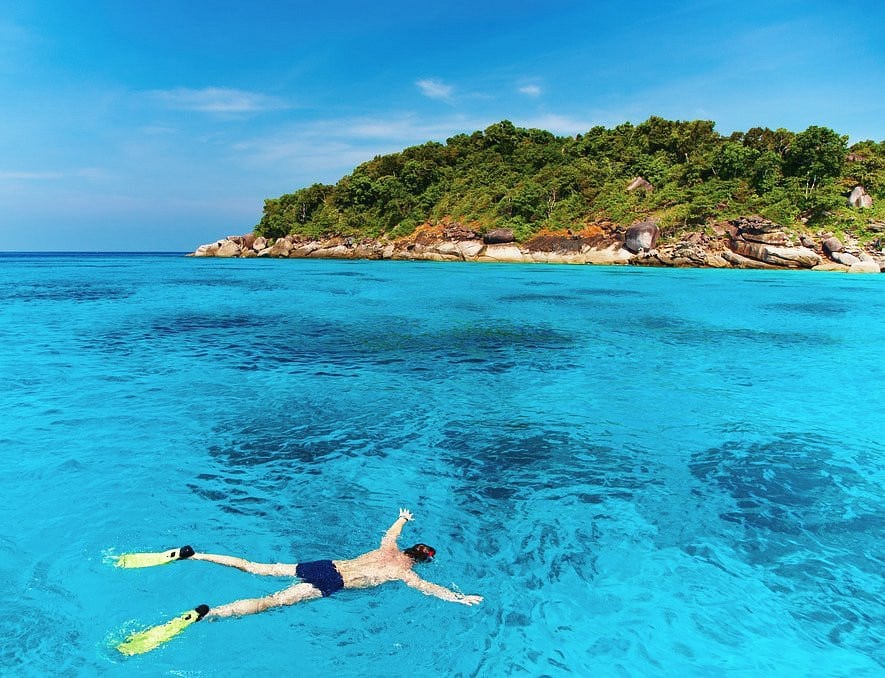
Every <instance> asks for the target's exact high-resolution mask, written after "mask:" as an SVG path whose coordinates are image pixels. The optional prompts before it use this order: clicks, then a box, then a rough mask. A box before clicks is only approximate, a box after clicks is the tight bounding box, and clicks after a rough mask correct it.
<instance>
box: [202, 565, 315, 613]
mask: <svg viewBox="0 0 885 678" xmlns="http://www.w3.org/2000/svg"><path fill="white" fill-rule="evenodd" d="M212 562H214V561H212ZM322 597H323V594H322V592H321V591H320V590H319V589H318V588H317V587H315V586H314V585H313V584H305V583H299V584H295V585H293V586H290V587H289V588H287V589H283V590H282V591H277V592H276V593H274V594H272V595H269V596H265V597H264V598H244V599H243V600H235V601H234V602H232V603H228V604H227V605H219V606H218V607H212V608H209V611H208V612H207V613H206V617H207V618H209V617H241V616H242V615H245V614H255V613H257V612H264V611H265V610H266V609H268V608H270V607H279V606H280V605H294V604H295V603H300V602H303V601H305V600H313V599H314V598H322Z"/></svg>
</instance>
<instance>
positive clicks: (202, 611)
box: [194, 605, 209, 621]
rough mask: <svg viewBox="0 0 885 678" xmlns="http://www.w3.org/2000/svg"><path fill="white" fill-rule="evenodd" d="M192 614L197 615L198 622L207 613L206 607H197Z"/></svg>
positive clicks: (207, 608) (207, 607)
mask: <svg viewBox="0 0 885 678" xmlns="http://www.w3.org/2000/svg"><path fill="white" fill-rule="evenodd" d="M194 612H196V613H197V621H200V620H201V619H202V618H203V617H205V616H206V615H207V614H208V613H209V606H208V605H197V606H196V607H195V608H194Z"/></svg>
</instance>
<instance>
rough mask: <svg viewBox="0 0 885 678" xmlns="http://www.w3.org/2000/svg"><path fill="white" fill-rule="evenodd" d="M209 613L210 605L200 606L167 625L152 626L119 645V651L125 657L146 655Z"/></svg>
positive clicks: (171, 620)
mask: <svg viewBox="0 0 885 678" xmlns="http://www.w3.org/2000/svg"><path fill="white" fill-rule="evenodd" d="M208 611H209V606H208V605H199V606H197V608H196V609H193V610H188V611H187V612H185V613H183V614H181V615H179V616H178V617H175V618H174V619H170V620H169V621H167V622H166V623H165V624H160V625H158V626H152V627H151V628H149V629H145V630H144V631H138V632H137V633H133V634H132V635H130V636H129V637H128V638H126V640H124V641H123V642H122V643H120V644H119V645H117V650H118V651H119V652H121V653H122V654H125V655H129V656H132V655H135V654H144V653H145V652H150V651H151V650H153V649H155V648H157V647H159V646H160V645H162V644H163V643H165V642H166V641H167V640H171V639H172V638H174V637H175V636H177V635H178V634H179V633H181V632H182V631H184V630H185V629H186V628H187V627H188V626H190V625H191V624H193V623H194V622H198V621H200V620H201V619H202V618H203V617H205V616H206V613H207V612H208Z"/></svg>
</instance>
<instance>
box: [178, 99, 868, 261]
mask: <svg viewBox="0 0 885 678" xmlns="http://www.w3.org/2000/svg"><path fill="white" fill-rule="evenodd" d="M883 192H885V142H881V141H880V142H876V141H871V140H867V141H860V142H857V143H854V144H852V145H851V146H850V147H849V145H848V137H847V136H844V135H840V134H838V133H837V132H835V131H833V130H831V129H829V128H826V127H819V126H811V127H809V128H807V129H806V130H805V131H802V132H792V131H789V130H786V129H777V130H772V129H769V128H762V127H754V128H752V129H749V130H747V131H746V132H734V133H732V134H730V135H728V136H723V135H720V134H719V133H718V132H717V131H716V130H715V123H713V122H712V121H708V120H694V121H671V120H665V119H663V118H659V117H652V118H649V119H648V120H646V121H645V122H643V123H641V124H638V125H634V124H631V123H629V122H628V123H624V124H621V125H618V126H616V127H614V128H611V129H608V128H606V127H601V126H599V127H594V128H593V129H591V130H589V131H588V132H587V133H585V134H578V135H576V136H573V137H572V136H556V135H554V134H552V133H550V132H547V131H544V130H539V129H523V128H519V127H516V126H514V125H513V124H512V123H510V122H509V121H506V120H505V121H502V122H499V123H496V124H494V125H491V126H490V127H488V128H487V129H485V130H483V131H477V132H474V133H472V134H458V135H455V136H453V137H451V138H449V139H447V140H446V142H445V143H444V144H443V143H437V142H427V143H425V144H422V145H419V146H412V147H409V148H406V149H404V150H403V151H401V152H399V153H393V154H389V155H382V156H377V157H375V158H373V159H372V160H370V161H368V162H365V163H363V164H361V165H359V166H358V167H357V168H356V169H354V170H353V172H352V173H350V174H348V175H346V176H344V177H342V178H341V179H340V180H339V181H338V182H337V183H336V184H334V185H327V184H313V185H312V186H308V187H305V188H301V189H299V190H296V191H295V192H293V193H288V194H285V195H282V196H280V197H278V198H272V199H268V200H265V204H264V211H263V214H262V217H261V220H260V221H259V223H258V224H257V225H256V226H255V227H254V230H253V231H252V232H251V233H248V234H246V235H241V236H228V237H227V238H223V239H221V240H218V241H216V242H214V243H208V244H206V245H201V246H200V247H199V248H197V250H196V251H195V252H194V253H193V254H194V256H220V257H290V258H295V257H327V258H373V259H382V258H386V259H427V260H437V261H448V260H453V261H523V262H555V263H609V264H627V263H629V264H634V265H645V266H691V267H718V268H725V267H737V268H809V269H816V270H842V271H852V272H879V271H881V270H883V269H885V250H883V247H885V200H883V198H885V196H883Z"/></svg>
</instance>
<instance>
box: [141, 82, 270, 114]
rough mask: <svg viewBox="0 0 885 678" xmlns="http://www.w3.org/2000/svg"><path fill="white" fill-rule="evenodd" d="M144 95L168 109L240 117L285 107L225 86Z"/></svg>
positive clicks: (152, 92)
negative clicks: (238, 115)
mask: <svg viewBox="0 0 885 678" xmlns="http://www.w3.org/2000/svg"><path fill="white" fill-rule="evenodd" d="M148 94H149V95H150V96H151V97H152V98H154V99H156V100H158V101H160V102H161V103H162V104H163V105H165V106H166V107H168V108H171V109H174V110H180V111H197V112H200V113H218V114H244V113H263V112H265V111H273V110H280V109H283V108H288V106H287V105H286V103H285V102H283V101H282V100H281V99H278V98H277V97H272V96H268V95H266V94H261V93H260V92H249V91H246V90H241V89H232V88H229V87H203V88H202V89H191V88H187V87H176V88H174V89H166V90H152V91H150V92H148Z"/></svg>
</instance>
